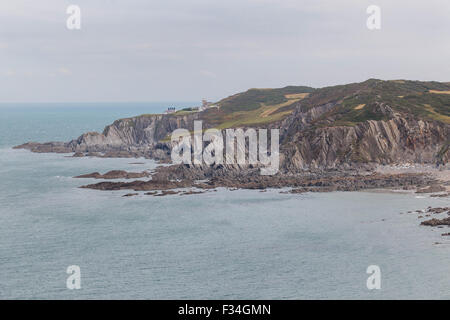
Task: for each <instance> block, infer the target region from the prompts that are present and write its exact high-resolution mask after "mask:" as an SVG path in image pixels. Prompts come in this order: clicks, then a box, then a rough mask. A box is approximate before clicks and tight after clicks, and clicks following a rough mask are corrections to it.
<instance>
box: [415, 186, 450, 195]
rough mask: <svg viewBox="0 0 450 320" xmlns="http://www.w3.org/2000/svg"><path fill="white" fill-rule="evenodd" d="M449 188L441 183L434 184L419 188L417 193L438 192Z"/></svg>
mask: <svg viewBox="0 0 450 320" xmlns="http://www.w3.org/2000/svg"><path fill="white" fill-rule="evenodd" d="M446 190H447V189H446V188H445V187H444V186H441V185H432V186H429V187H427V188H422V189H418V190H417V191H416V193H436V192H442V191H446Z"/></svg>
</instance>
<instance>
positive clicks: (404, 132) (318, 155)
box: [281, 117, 449, 171]
mask: <svg viewBox="0 0 450 320" xmlns="http://www.w3.org/2000/svg"><path fill="white" fill-rule="evenodd" d="M448 137H449V126H448V125H444V124H440V123H438V122H424V121H422V120H413V119H409V120H408V119H405V118H402V117H396V118H393V119H391V120H387V121H384V120H381V121H374V120H368V121H365V122H363V123H360V124H357V125H355V126H338V127H326V128H312V129H310V130H305V131H297V132H296V133H295V134H293V135H288V134H287V135H286V136H285V137H284V141H285V143H284V144H283V145H282V150H281V154H283V159H282V166H283V167H284V168H285V169H287V170H288V171H296V170H298V169H316V168H336V167H340V166H351V165H358V164H371V163H372V164H373V163H377V164H392V163H440V164H445V163H447V162H448V158H449V152H448V147H447V150H445V148H446V144H448Z"/></svg>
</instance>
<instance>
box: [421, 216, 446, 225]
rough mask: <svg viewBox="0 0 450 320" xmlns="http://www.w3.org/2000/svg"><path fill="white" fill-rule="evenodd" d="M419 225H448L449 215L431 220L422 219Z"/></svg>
mask: <svg viewBox="0 0 450 320" xmlns="http://www.w3.org/2000/svg"><path fill="white" fill-rule="evenodd" d="M421 225H423V226H431V227H437V226H450V217H449V218H444V219H436V218H433V219H431V220H427V221H422V223H421Z"/></svg>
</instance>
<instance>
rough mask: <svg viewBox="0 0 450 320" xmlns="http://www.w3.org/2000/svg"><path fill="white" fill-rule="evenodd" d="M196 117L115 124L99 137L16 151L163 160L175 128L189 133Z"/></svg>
mask: <svg viewBox="0 0 450 320" xmlns="http://www.w3.org/2000/svg"><path fill="white" fill-rule="evenodd" d="M197 118H198V113H192V114H188V115H184V116H171V115H162V114H161V115H142V116H137V117H133V118H127V119H120V120H116V121H115V122H114V123H113V124H111V125H108V126H106V127H105V129H104V130H103V133H98V132H87V133H84V134H82V135H81V136H80V137H78V138H77V139H74V140H72V141H70V142H67V143H63V142H48V143H43V144H40V143H33V142H31V143H26V144H23V145H21V146H18V147H16V148H23V149H29V150H31V151H33V152H58V153H70V152H74V153H76V154H77V155H104V156H107V157H127V156H129V157H148V158H157V159H165V158H167V156H168V155H169V156H170V153H169V149H168V145H167V144H166V143H164V142H162V143H161V141H164V140H165V139H167V137H170V134H171V133H172V132H173V131H174V130H175V129H178V128H185V129H188V130H193V123H194V120H196V119H197Z"/></svg>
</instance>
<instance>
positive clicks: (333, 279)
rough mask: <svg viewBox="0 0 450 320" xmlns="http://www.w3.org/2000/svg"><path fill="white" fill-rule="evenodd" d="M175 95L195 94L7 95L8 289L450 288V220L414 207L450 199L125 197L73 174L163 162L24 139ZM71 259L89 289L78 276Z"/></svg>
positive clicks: (127, 294) (7, 292)
mask: <svg viewBox="0 0 450 320" xmlns="http://www.w3.org/2000/svg"><path fill="white" fill-rule="evenodd" d="M170 105H175V106H177V107H188V106H193V105H194V104H192V103H183V104H180V103H129V104H127V103H123V104H117V103H116V104H8V105H6V104H3V105H0V299H401V298H403V299H406V298H408V299H423V298H426V299H449V298H450V272H449V271H450V240H448V239H446V238H445V237H442V236H441V233H444V232H449V231H450V230H449V229H448V228H445V229H439V228H427V227H420V226H419V223H420V221H421V220H420V219H418V217H417V216H418V215H417V214H413V213H406V212H407V211H409V210H417V209H425V208H426V207H427V206H448V205H449V203H448V199H444V198H430V197H428V196H423V195H421V196H417V195H415V194H412V193H406V194H405V193H386V192H333V193H320V194H312V193H308V194H300V195H294V194H280V193H279V190H268V191H267V192H259V191H253V190H237V191H231V190H225V189H219V190H218V191H217V192H207V193H204V194H199V195H189V196H179V195H173V196H166V197H153V196H146V195H144V194H143V193H141V194H139V195H138V196H136V197H129V198H124V197H122V196H123V195H124V194H125V193H127V191H97V190H88V189H80V188H79V186H81V185H84V184H88V183H92V182H94V181H96V180H92V179H73V178H72V177H73V176H76V175H80V174H84V173H90V172H94V171H99V172H106V171H108V170H112V169H124V170H129V171H142V170H145V169H152V168H154V167H155V166H156V164H155V163H154V162H153V161H151V160H146V159H99V158H71V157H68V155H64V154H35V153H30V152H28V151H25V150H13V149H11V147H12V146H14V145H17V144H21V143H24V142H27V141H39V142H44V141H49V140H52V141H55V140H62V141H67V140H70V139H72V138H76V137H78V136H79V135H80V134H81V133H83V132H85V131H101V130H103V127H104V126H105V125H107V124H109V123H111V122H112V121H113V120H115V119H118V118H122V117H128V116H133V115H138V114H143V113H157V112H161V111H163V110H165V109H166V108H167V107H168V106H170ZM136 162H139V163H141V164H133V163H136ZM400 213H403V214H400ZM71 265H77V266H79V267H80V270H81V289H79V290H69V289H67V287H66V280H67V277H68V276H69V275H68V274H67V273H66V269H67V267H68V266H71ZM369 265H377V266H379V267H380V270H381V289H380V290H368V289H367V286H366V280H367V278H368V277H369V276H370V275H369V274H367V273H366V269H367V267H368V266H369Z"/></svg>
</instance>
